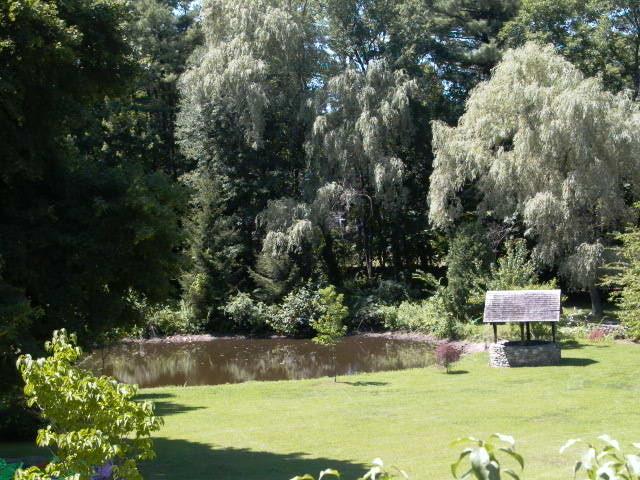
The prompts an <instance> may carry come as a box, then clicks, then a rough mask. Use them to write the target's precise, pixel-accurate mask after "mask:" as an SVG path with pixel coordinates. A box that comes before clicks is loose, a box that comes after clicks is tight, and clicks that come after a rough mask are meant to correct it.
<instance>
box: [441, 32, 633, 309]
mask: <svg viewBox="0 0 640 480" xmlns="http://www.w3.org/2000/svg"><path fill="white" fill-rule="evenodd" d="M639 127H640V115H639V114H638V110H637V108H636V106H635V105H634V104H633V102H632V101H631V100H630V97H629V96H628V95H627V94H619V95H613V94H611V93H608V92H606V91H604V89H603V87H602V83H601V81H600V79H598V78H584V76H583V75H582V74H581V73H580V72H579V71H578V70H577V69H576V68H575V67H573V66H572V65H571V64H570V63H569V62H567V61H566V60H564V59H563V58H561V57H560V56H558V55H557V54H555V53H554V51H553V48H552V47H551V46H545V47H543V46H540V45H537V44H535V43H527V44H526V45H525V46H524V47H522V48H519V49H516V50H510V51H508V52H507V53H506V54H505V56H504V59H503V61H502V62H501V63H500V64H499V65H498V66H497V67H496V69H495V71H494V72H493V75H492V77H491V79H490V80H488V81H487V82H484V83H482V84H480V85H479V86H478V87H476V88H475V89H474V90H473V92H472V94H471V96H470V98H469V99H468V101H467V104H466V110H465V113H464V115H463V116H462V117H461V118H460V120H459V121H458V125H457V126H455V127H450V126H447V125H445V124H443V123H439V122H435V123H434V124H433V135H434V147H433V150H434V153H435V156H436V158H435V164H434V171H433V173H432V176H431V188H430V192H429V203H430V205H429V217H430V219H431V221H432V222H433V223H434V224H435V225H436V226H437V227H442V228H444V227H447V226H448V225H450V224H452V223H454V222H455V221H456V220H457V219H458V218H459V217H460V215H461V214H462V213H463V211H464V210H465V202H463V198H462V197H463V196H465V197H467V198H468V197H469V196H473V197H474V198H475V199H476V200H477V207H476V213H477V214H478V215H479V216H480V217H481V218H487V217H490V218H492V219H494V220H498V221H499V220H500V219H503V218H506V217H509V216H512V215H516V216H517V218H519V219H520V221H521V222H522V223H523V224H524V226H525V227H526V235H527V236H528V237H530V238H532V239H534V240H535V248H534V250H533V256H534V258H535V259H536V261H538V262H540V263H541V264H544V265H548V266H556V267H558V268H559V272H560V274H561V275H563V276H564V277H565V278H566V279H567V281H568V282H570V285H571V286H573V287H575V288H585V289H589V291H590V292H591V296H592V308H593V313H594V314H600V313H601V304H600V299H599V295H598V290H597V288H596V284H597V279H598V268H599V267H600V266H601V265H602V263H603V261H604V248H605V243H606V238H607V233H608V232H610V231H612V230H613V229H614V228H616V227H618V226H619V225H620V224H621V223H623V222H625V221H628V220H630V219H631V218H633V216H634V212H633V209H632V208H631V206H630V203H629V202H630V200H631V199H633V198H637V196H638V193H639V192H638V188H639V186H640V184H639V183H638V180H639V179H638V176H639V175H640V137H638V135H637V132H638V128H639ZM463 192H464V193H467V195H462V193H463Z"/></svg>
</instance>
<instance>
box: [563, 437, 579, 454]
mask: <svg viewBox="0 0 640 480" xmlns="http://www.w3.org/2000/svg"><path fill="white" fill-rule="evenodd" d="M581 441H582V440H581V439H579V438H572V439H571V440H567V443H565V444H564V445H563V446H561V447H560V455H562V454H563V453H564V452H566V451H567V450H568V449H569V448H571V447H573V446H574V445H575V444H576V443H578V442H581Z"/></svg>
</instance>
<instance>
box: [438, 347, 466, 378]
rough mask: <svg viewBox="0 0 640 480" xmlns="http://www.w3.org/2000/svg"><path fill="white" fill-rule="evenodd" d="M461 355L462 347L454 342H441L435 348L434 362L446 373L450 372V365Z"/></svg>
mask: <svg viewBox="0 0 640 480" xmlns="http://www.w3.org/2000/svg"><path fill="white" fill-rule="evenodd" d="M461 356H462V348H461V347H460V346H459V345H456V344H455V343H450V342H445V343H441V344H440V345H438V347H437V348H436V364H437V365H438V366H440V367H442V368H444V369H445V371H446V372H447V373H450V372H451V365H453V364H454V363H456V362H457V361H458V360H460V357H461Z"/></svg>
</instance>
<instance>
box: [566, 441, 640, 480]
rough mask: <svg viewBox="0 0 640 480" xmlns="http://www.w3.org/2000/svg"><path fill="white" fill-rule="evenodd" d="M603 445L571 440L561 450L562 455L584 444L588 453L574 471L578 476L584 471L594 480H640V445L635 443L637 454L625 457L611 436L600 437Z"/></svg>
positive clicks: (577, 463) (618, 444) (578, 462)
mask: <svg viewBox="0 0 640 480" xmlns="http://www.w3.org/2000/svg"><path fill="white" fill-rule="evenodd" d="M598 440H600V442H601V445H597V444H591V443H589V442H584V441H582V440H580V439H573V440H569V441H568V442H567V443H565V444H564V445H563V446H562V448H560V453H561V454H562V453H564V452H565V451H566V450H568V449H569V448H571V447H572V446H574V445H576V444H582V445H584V446H585V447H586V451H585V452H584V454H583V455H582V457H581V459H580V460H579V461H577V462H576V464H575V466H574V469H573V471H574V472H575V473H576V474H577V473H578V472H580V471H581V470H583V471H584V472H585V473H586V475H587V478H589V479H594V480H599V479H602V480H606V479H611V480H614V479H620V480H640V455H638V451H640V443H634V444H633V447H634V448H635V449H636V453H635V454H633V455H625V453H624V452H623V451H622V449H621V448H620V443H619V442H618V441H617V440H615V439H613V438H611V437H610V436H609V435H600V436H599V437H598Z"/></svg>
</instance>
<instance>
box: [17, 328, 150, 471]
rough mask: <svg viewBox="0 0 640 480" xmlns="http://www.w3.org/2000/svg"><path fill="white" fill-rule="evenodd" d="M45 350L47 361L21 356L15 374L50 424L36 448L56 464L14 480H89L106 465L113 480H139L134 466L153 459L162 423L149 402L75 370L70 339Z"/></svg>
mask: <svg viewBox="0 0 640 480" xmlns="http://www.w3.org/2000/svg"><path fill="white" fill-rule="evenodd" d="M45 348H46V350H47V351H48V352H50V353H51V356H50V357H47V358H40V359H38V360H34V359H32V358H31V356H30V355H23V356H21V357H20V359H19V360H18V369H19V370H20V374H21V375H22V378H23V380H24V383H25V387H24V394H25V397H26V398H27V402H28V404H29V405H30V406H33V407H37V408H38V409H40V411H41V412H42V416H43V418H44V419H45V420H46V421H47V422H48V423H49V425H48V426H47V427H46V428H43V429H40V430H39V431H38V437H37V443H38V445H39V446H41V447H50V448H51V449H52V450H53V451H54V453H55V454H56V456H57V457H58V458H59V461H58V462H55V463H50V464H49V465H47V467H45V469H44V471H43V470H41V469H40V468H38V467H31V468H29V469H27V470H23V471H19V472H18V474H17V475H16V479H17V480H51V479H52V478H74V479H82V480H85V479H89V478H91V477H92V475H93V474H94V473H95V471H96V468H97V467H101V466H103V465H107V464H109V463H111V464H112V465H113V468H112V469H113V472H114V478H119V479H128V480H139V479H141V476H140V473H139V472H138V467H137V461H138V460H146V459H150V458H153V456H154V452H153V445H152V441H151V438H150V437H151V433H152V432H154V431H156V430H158V429H159V428H160V425H161V419H159V418H157V417H155V416H154V414H153V408H152V405H151V404H150V403H148V402H142V403H140V402H136V401H134V400H133V398H134V397H135V395H136V393H137V390H136V387H135V386H132V385H124V384H121V383H118V382H116V381H115V380H114V379H112V378H110V377H105V376H102V377H95V376H93V375H91V374H89V373H87V372H85V371H84V370H81V369H80V368H78V367H77V365H76V364H77V361H78V359H79V358H80V356H81V354H82V352H81V350H80V348H78V347H77V346H76V339H75V336H74V335H67V333H66V332H65V331H64V330H60V331H57V332H54V333H53V339H52V340H51V342H47V344H46V345H45Z"/></svg>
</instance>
